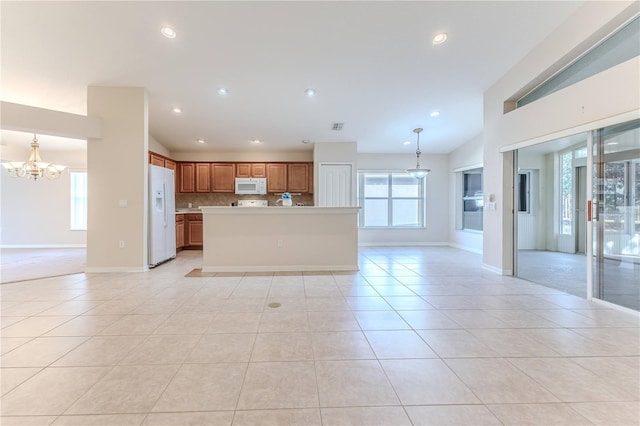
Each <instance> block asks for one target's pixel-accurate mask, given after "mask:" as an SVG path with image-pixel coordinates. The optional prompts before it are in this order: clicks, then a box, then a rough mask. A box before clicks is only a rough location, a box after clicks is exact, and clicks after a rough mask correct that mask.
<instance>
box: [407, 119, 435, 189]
mask: <svg viewBox="0 0 640 426" xmlns="http://www.w3.org/2000/svg"><path fill="white" fill-rule="evenodd" d="M420 132H422V129H421V128H419V127H418V128H417V129H413V133H415V134H416V135H418V142H417V144H416V168H415V169H407V173H409V174H410V175H411V176H413V177H414V178H416V179H422V178H423V177H425V176H426V175H428V174H429V172H430V171H431V170H430V169H423V168H421V167H420V154H422V152H420Z"/></svg>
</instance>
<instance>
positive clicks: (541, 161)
mask: <svg viewBox="0 0 640 426" xmlns="http://www.w3.org/2000/svg"><path fill="white" fill-rule="evenodd" d="M549 155H551V156H552V157H553V154H549ZM546 157H547V155H544V154H538V153H533V152H527V150H526V148H525V149H524V150H520V151H518V168H519V169H520V171H522V172H529V176H530V179H531V180H530V181H529V186H530V200H529V201H530V206H529V213H524V212H521V213H518V249H522V250H545V249H547V233H546V232H547V229H546V226H547V223H548V222H547V218H548V217H549V218H553V204H551V205H549V204H548V203H547V197H546V194H547V192H548V191H547V181H548V179H549V176H548V172H547V167H546ZM549 173H551V176H550V178H551V182H553V178H554V176H553V170H549ZM549 189H550V190H551V191H552V192H553V186H549ZM551 201H553V199H551ZM549 209H551V212H549ZM550 226H551V227H553V221H552V222H550ZM551 235H553V233H552V234H551Z"/></svg>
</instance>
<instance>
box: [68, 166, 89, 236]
mask: <svg viewBox="0 0 640 426" xmlns="http://www.w3.org/2000/svg"><path fill="white" fill-rule="evenodd" d="M74 175H84V193H83V194H80V195H79V196H78V195H76V193H75V191H74V185H75V179H74ZM88 184H89V181H88V174H87V171H86V170H83V169H78V170H69V230H70V231H87V228H88V218H87V216H88V212H87V210H88V199H89V191H88ZM78 201H83V202H84V212H83V213H82V216H84V218H80V221H77V220H76V221H74V212H78V208H77V206H76V203H77V202H78ZM80 208H81V207H80ZM82 219H84V220H82ZM83 225H84V226H83Z"/></svg>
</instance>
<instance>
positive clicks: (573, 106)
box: [483, 1, 640, 274]
mask: <svg viewBox="0 0 640 426" xmlns="http://www.w3.org/2000/svg"><path fill="white" fill-rule="evenodd" d="M638 5H639V3H638V2H630V1H620V2H585V4H584V5H583V6H582V7H581V8H580V9H579V10H578V11H577V12H576V14H574V15H573V16H572V17H570V18H569V19H568V20H567V21H566V22H565V23H564V24H562V25H561V26H560V27H558V29H557V30H556V31H554V32H553V33H552V34H550V36H549V37H548V38H547V39H545V41H543V42H542V43H541V44H540V45H539V46H538V47H536V48H535V49H534V50H533V51H531V52H530V53H528V54H527V56H525V57H524V59H523V60H522V61H520V62H519V63H518V64H517V65H516V66H515V67H513V68H512V69H511V70H510V71H509V72H508V73H507V74H506V75H505V76H504V77H503V78H501V79H500V80H498V81H497V82H496V83H495V84H494V85H493V86H492V87H491V88H489V90H487V91H486V92H485V96H484V131H483V139H484V160H483V163H484V170H485V174H484V176H485V180H484V183H485V193H487V194H488V193H494V194H496V203H497V209H496V210H495V211H485V217H484V242H483V245H484V256H483V261H484V264H485V265H486V266H487V267H489V268H490V269H494V270H499V271H502V272H503V273H505V274H511V273H512V270H513V255H512V253H513V252H512V247H513V233H512V230H513V216H512V213H511V212H512V208H513V205H512V204H513V203H512V196H511V194H512V189H513V188H512V173H513V164H512V157H511V153H510V152H507V153H504V154H502V153H500V149H501V148H503V147H508V146H511V145H514V144H516V143H520V142H523V141H527V140H531V139H536V138H542V137H544V136H549V139H551V138H552V137H553V134H554V133H557V132H560V131H565V130H567V129H572V128H577V127H578V126H583V129H582V130H581V131H584V130H587V129H585V128H584V127H585V126H586V127H588V126H589V125H592V126H594V128H597V127H598V126H599V124H598V121H600V120H603V119H605V118H609V117H616V116H622V115H625V114H627V115H628V114H629V113H633V112H634V111H638V105H639V104H640V81H639V79H638V75H639V74H640V58H637V57H636V58H634V59H631V60H629V61H627V62H625V63H622V64H620V65H618V66H615V67H613V68H610V69H608V70H606V71H604V72H601V73H599V74H597V75H595V76H593V77H590V78H588V79H586V80H583V81H581V82H579V83H576V84H574V85H572V86H569V87H567V88H565V89H562V90H560V91H558V92H555V93H553V94H551V95H548V96H546V97H545V98H542V99H540V100H538V101H535V102H533V103H531V104H529V105H526V106H524V107H522V108H519V109H517V110H514V111H511V112H509V113H506V114H505V113H504V110H505V102H506V101H509V100H512V99H513V97H514V96H515V95H517V94H523V91H526V90H528V89H530V88H531V86H532V85H533V84H535V83H537V82H539V81H540V80H541V76H544V75H548V74H549V71H550V70H556V69H558V68H559V67H560V66H562V65H564V64H565V63H567V62H568V61H569V60H570V59H571V58H575V57H576V55H578V54H579V53H581V51H583V50H584V48H585V47H586V45H589V44H592V43H593V42H595V41H596V40H597V39H599V38H602V37H603V36H604V35H606V34H607V33H608V32H610V31H612V30H613V29H615V27H617V26H618V25H620V24H622V23H623V22H624V21H626V20H627V19H629V18H631V17H632V16H633V15H634V14H635V13H636V12H637V10H638ZM621 120H622V118H621ZM576 133H577V131H576Z"/></svg>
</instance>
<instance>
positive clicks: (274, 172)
mask: <svg viewBox="0 0 640 426" xmlns="http://www.w3.org/2000/svg"><path fill="white" fill-rule="evenodd" d="M267 192H287V163H268V164H267Z"/></svg>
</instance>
